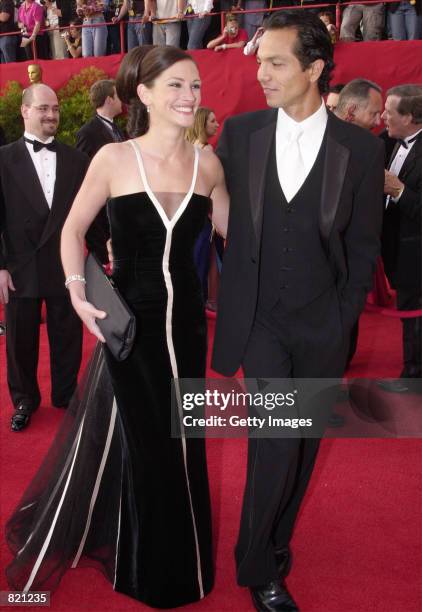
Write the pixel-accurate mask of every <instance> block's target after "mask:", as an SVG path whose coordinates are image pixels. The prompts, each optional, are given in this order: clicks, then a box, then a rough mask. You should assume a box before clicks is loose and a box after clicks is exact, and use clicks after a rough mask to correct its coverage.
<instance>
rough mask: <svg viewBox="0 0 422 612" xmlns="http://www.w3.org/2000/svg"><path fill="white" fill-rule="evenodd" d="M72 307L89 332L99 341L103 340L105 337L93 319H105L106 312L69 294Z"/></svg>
mask: <svg viewBox="0 0 422 612" xmlns="http://www.w3.org/2000/svg"><path fill="white" fill-rule="evenodd" d="M71 300H72V305H73V308H74V309H75V310H76V312H77V314H78V316H79V317H80V319H82V321H83V323H85V325H86V327H87V328H88V330H89V331H90V332H91V334H94V336H96V337H97V338H98V340H100V341H101V342H105V341H106V340H105V338H104V336H103V335H102V333H101V330H100V328H99V327H98V325H97V322H96V320H95V319H105V318H106V316H107V313H106V312H104V311H103V310H97V308H95V306H93V304H91V303H90V302H87V301H86V300H83V299H81V298H79V297H77V296H75V295H72V296H71Z"/></svg>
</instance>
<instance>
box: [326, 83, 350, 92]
mask: <svg viewBox="0 0 422 612" xmlns="http://www.w3.org/2000/svg"><path fill="white" fill-rule="evenodd" d="M344 87H346V85H345V83H336V84H335V85H332V86H331V87H330V88H329V90H328V92H327V93H329V94H330V93H334V94H339V93H340V92H341V90H342V89H343V88H344Z"/></svg>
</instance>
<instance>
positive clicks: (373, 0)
mask: <svg viewBox="0 0 422 612" xmlns="http://www.w3.org/2000/svg"><path fill="white" fill-rule="evenodd" d="M394 2H397V0H384V2H383V4H389V3H394ZM354 4H359V5H362V4H363V5H371V4H379V0H362V2H359V1H356V0H353V1H351V2H341V3H340V2H337V3H336V4H335V5H333V3H326V2H325V3H324V2H321V3H319V4H312V5H310V6H304V5H302V4H300V5H298V6H280V7H277V8H271V5H272V2H271V3H270V7H269V8H263V9H252V10H243V9H240V10H237V11H230V13H233V14H239V15H245V14H247V13H265V14H269V13H272V12H276V11H283V10H315V9H317V10H324V9H327V10H332V8H333V6H335V26H336V29H337V32H338V33H339V32H340V27H341V12H342V10H344V8H345V7H346V6H349V5H354ZM226 14H227V11H219V12H212V13H209V15H211V16H216V15H220V19H221V31H223V29H224V24H225V15H226ZM199 18H200V17H199V16H198V15H185V16H184V20H189V19H199ZM175 19H177V17H176V16H174V17H169V18H168V19H154V20H153V23H158V24H160V23H169V22H171V21H174V20H175ZM127 23H128V22H127V21H126V20H120V21H119V22H117V24H116V23H115V22H113V21H109V22H105V25H108V26H115V25H118V27H119V31H120V49H122V50H123V51H121V54H124V48H125V28H126V25H127ZM130 23H145V19H134V20H131V21H130ZM103 26H104V23H97V24H89V25H88V24H87V25H83V24H82V25H78V26H72V27H75V28H77V29H82V28H85V27H88V28H95V27H103ZM68 29H69V26H62V27H58V26H57V27H54V28H41V30H40V33H47V32H54V31H65V30H68ZM1 36H21V32H20V31H19V30H18V31H16V32H6V33H3V34H1V33H0V37H1ZM31 44H32V55H33V58H34V60H36V59H37V49H36V45H35V40H34V41H32V43H31Z"/></svg>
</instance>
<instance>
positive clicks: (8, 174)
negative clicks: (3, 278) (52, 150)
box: [0, 138, 89, 298]
mask: <svg viewBox="0 0 422 612" xmlns="http://www.w3.org/2000/svg"><path fill="white" fill-rule="evenodd" d="M88 163H89V160H88V158H87V157H86V155H84V154H83V153H80V152H79V151H76V150H75V149H72V148H71V147H69V146H67V145H64V144H62V143H59V142H57V166H56V182H55V186H54V196H53V203H52V207H51V210H50V208H49V207H48V204H47V201H46V199H45V196H44V193H43V190H42V187H41V184H40V181H39V179H38V175H37V172H36V170H35V167H34V164H33V162H32V159H31V156H30V155H29V153H28V150H27V148H26V145H25V142H24V140H23V138H20V139H19V140H17V141H16V142H13V143H11V144H9V145H6V146H4V147H1V148H0V237H1V244H0V269H7V270H8V271H9V272H10V274H11V276H12V280H13V283H14V285H15V288H16V291H15V292H13V296H14V297H31V298H34V297H49V296H60V295H65V293H66V290H65V288H64V273H63V268H62V264H61V260H60V234H61V230H62V227H63V224H64V222H65V220H66V217H67V214H68V212H69V210H70V207H71V205H72V202H73V200H74V198H75V196H76V194H77V192H78V190H79V187H80V185H81V183H82V180H83V178H84V176H85V172H86V169H87V167H88Z"/></svg>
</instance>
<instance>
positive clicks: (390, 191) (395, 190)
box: [384, 170, 404, 198]
mask: <svg viewBox="0 0 422 612" xmlns="http://www.w3.org/2000/svg"><path fill="white" fill-rule="evenodd" d="M384 177H385V178H384V193H386V194H387V195H389V196H391V197H392V198H397V197H398V196H399V195H400V194H401V192H402V191H403V189H404V183H402V182H401V180H400V179H399V178H397V176H396V175H395V174H392V173H391V172H389V171H388V170H385V174H384Z"/></svg>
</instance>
